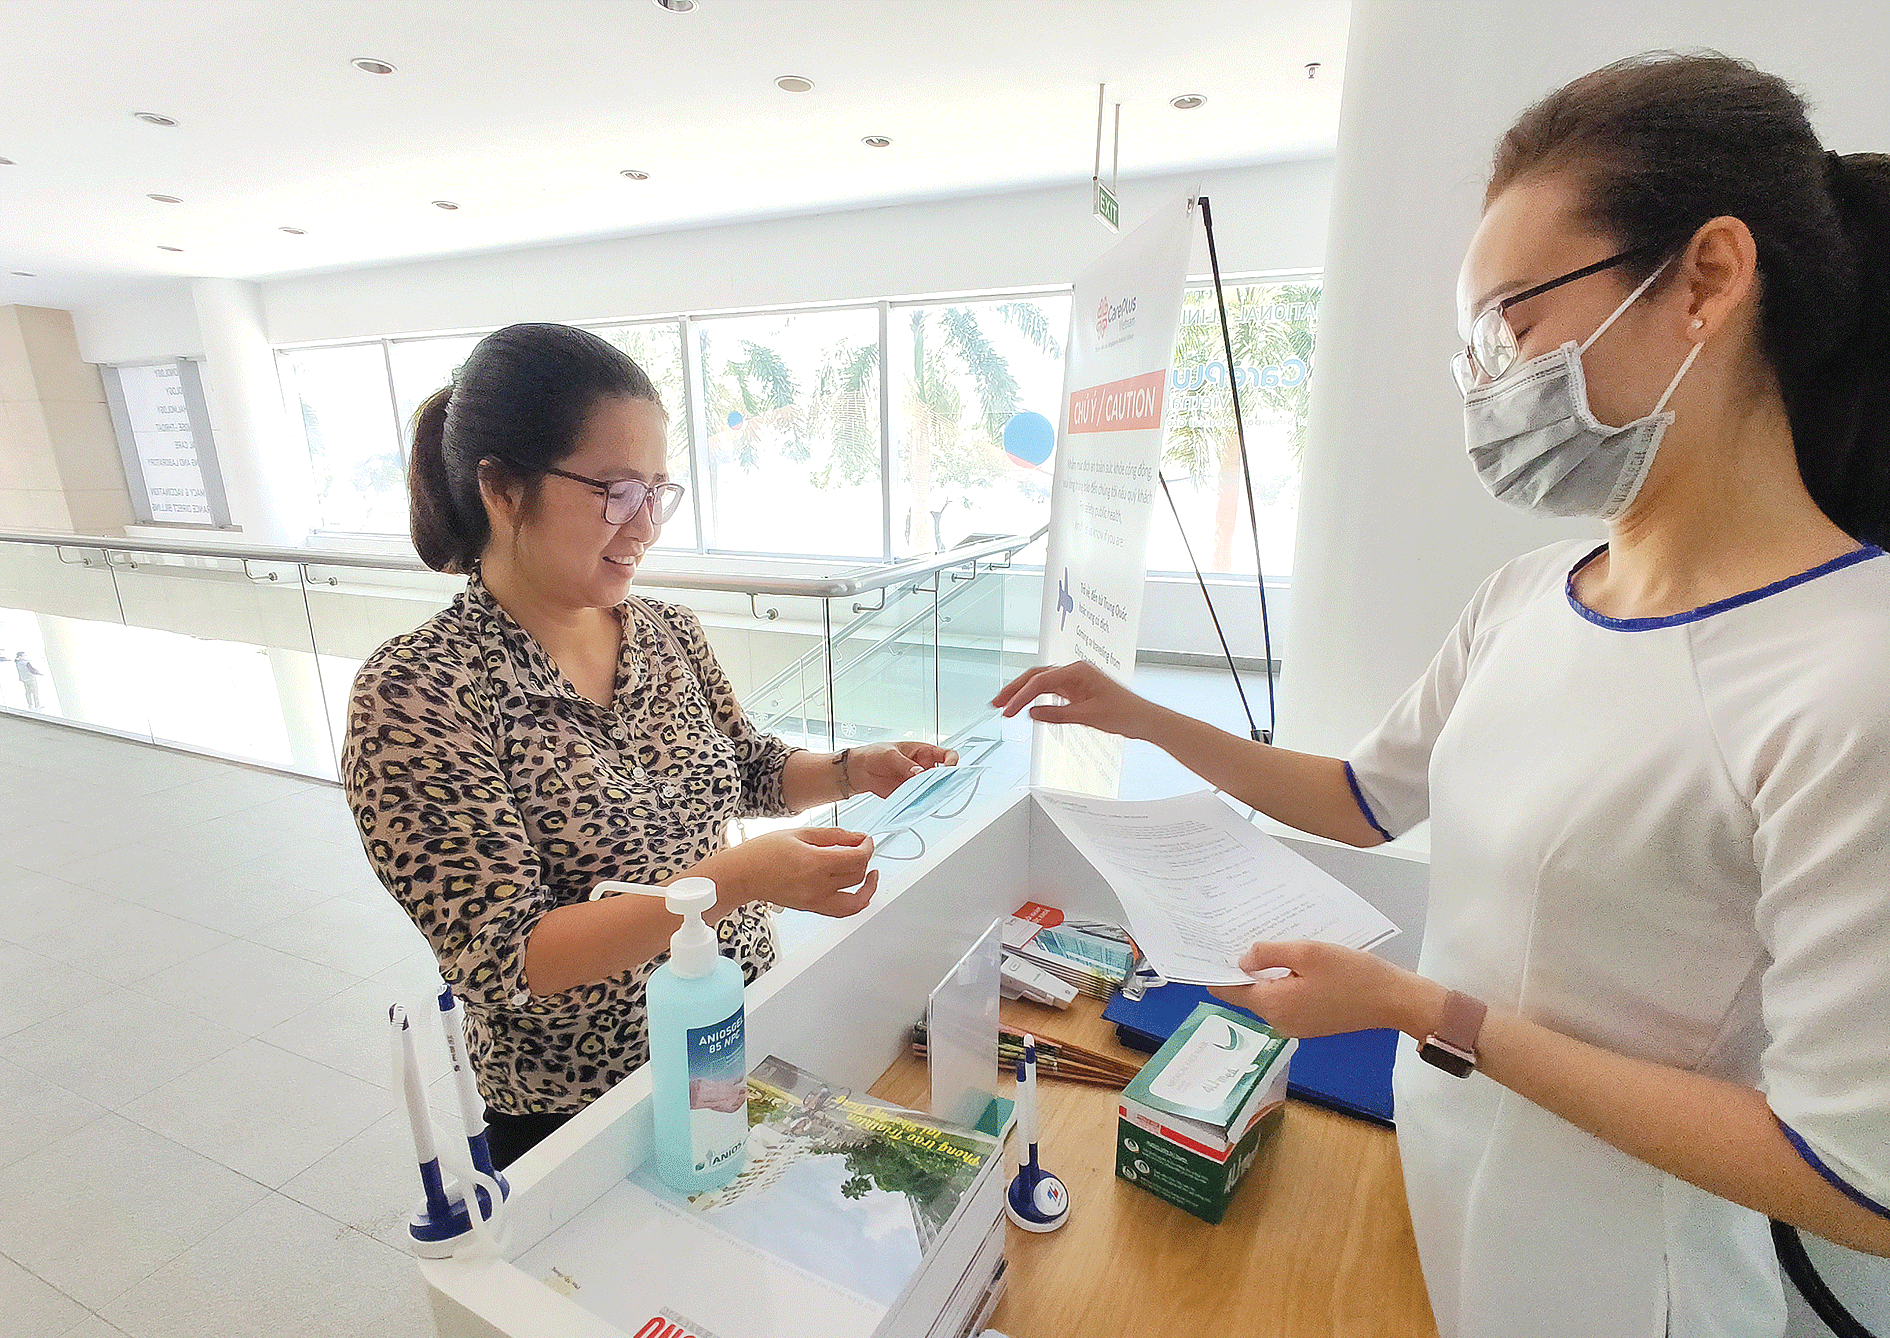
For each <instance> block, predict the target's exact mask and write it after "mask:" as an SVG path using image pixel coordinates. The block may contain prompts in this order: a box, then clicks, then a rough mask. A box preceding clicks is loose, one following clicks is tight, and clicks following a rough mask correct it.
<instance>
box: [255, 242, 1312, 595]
mask: <svg viewBox="0 0 1890 1338" xmlns="http://www.w3.org/2000/svg"><path fill="white" fill-rule="evenodd" d="M1320 286H1321V285H1320V276H1319V275H1318V274H1317V273H1305V274H1292V275H1280V276H1266V277H1259V278H1242V279H1235V280H1230V281H1228V283H1227V284H1226V288H1225V292H1226V298H1227V318H1228V326H1229V332H1230V334H1231V335H1232V342H1233V346H1234V357H1233V364H1234V365H1233V370H1232V372H1231V376H1232V378H1233V380H1234V382H1235V384H1237V385H1238V387H1239V389H1240V394H1241V408H1242V410H1243V418H1244V423H1245V427H1246V433H1247V447H1248V452H1249V457H1250V461H1251V464H1252V472H1253V486H1254V500H1255V502H1256V503H1257V504H1258V506H1259V509H1260V521H1261V527H1260V545H1259V547H1260V554H1261V560H1262V562H1263V564H1264V566H1265V570H1266V572H1267V574H1268V575H1269V576H1270V577H1271V576H1285V575H1287V574H1288V573H1289V572H1290V569H1291V565H1292V550H1293V531H1294V523H1295V518H1296V513H1297V510H1298V502H1299V459H1300V452H1301V450H1302V448H1303V446H1304V443H1305V434H1306V414H1307V408H1308V405H1309V403H1310V391H1311V381H1312V367H1313V353H1314V346H1315V343H1316V338H1317V332H1318V309H1319V295H1320ZM1069 307H1070V296H1069V290H1068V289H1060V290H1050V291H1043V292H1034V293H1026V294H970V295H966V296H964V297H960V298H956V299H951V300H932V301H924V302H886V303H877V304H873V305H850V306H830V307H823V308H814V309H809V310H798V311H756V312H747V313H717V314H716V315H713V316H700V317H687V316H685V317H681V318H678V319H672V320H663V321H624V322H615V323H610V324H597V325H591V326H589V327H587V328H590V329H593V330H595V331H596V333H597V334H599V335H600V336H602V337H603V338H605V339H607V340H609V341H610V342H611V343H613V344H615V345H616V346H617V347H618V348H621V349H622V350H623V351H624V352H625V353H627V354H628V355H629V356H630V357H632V358H633V359H635V360H636V361H637V363H638V364H639V365H641V366H642V367H643V368H644V370H645V371H646V372H648V373H649V375H650V378H651V380H652V381H653V382H654V383H655V384H656V387H657V390H658V393H659V394H660V396H661V398H662V401H663V406H664V408H665V409H666V410H667V411H668V413H669V422H670V462H669V467H670V474H671V477H673V478H675V479H677V480H678V481H680V482H682V483H684V484H685V485H687V486H688V487H689V489H690V498H689V500H688V501H687V502H685V504H684V506H683V508H682V509H681V510H680V511H679V512H678V513H677V515H676V517H675V518H674V519H673V520H671V521H670V523H669V524H668V526H666V527H665V530H664V533H663V538H662V546H663V547H665V548H669V549H682V550H686V551H704V552H735V553H757V554H772V555H783V556H822V557H848V558H854V557H857V558H863V559H871V558H896V557H903V556H908V555H912V554H917V553H926V552H933V551H937V550H939V549H943V548H946V547H949V546H951V545H952V544H954V543H957V542H958V541H960V540H961V539H963V538H964V537H965V536H967V535H970V534H979V533H986V534H989V533H1007V534H1017V533H1028V532H1029V531H1031V530H1033V529H1035V528H1036V527H1037V526H1039V525H1041V524H1043V523H1044V521H1046V520H1048V519H1049V510H1050V487H1049V484H1050V471H1051V469H1052V468H1053V467H1054V464H1055V461H1054V456H1053V446H1054V437H1055V425H1056V422H1057V420H1058V414H1059V407H1060V400H1061V395H1062V385H1063V344H1064V340H1065V337H1066V335H1067V333H1068V328H1069ZM481 337H482V335H481V334H480V333H471V334H453V335H441V336H432V337H414V338H405V339H390V340H372V341H362V342H359V343H353V344H346V345H335V346H328V347H310V348H301V349H287V350H283V351H281V352H280V353H279V354H278V363H279V366H280V368H281V371H282V379H283V388H284V394H285V399H286V401H287V403H288V405H289V407H290V412H291V417H293V418H297V419H298V420H299V421H300V423H301V425H302V428H303V431H304V434H305V436H306V438H307V442H308V450H309V457H310V460H311V462H312V463H313V465H314V468H315V476H316V484H317V488H318V491H319V513H320V517H321V520H320V525H321V528H323V529H325V530H337V531H348V532H365V533H381V534H401V533H404V532H405V531H406V520H407V497H406V477H405V476H406V446H405V444H406V441H407V439H408V434H409V433H410V431H411V421H412V416H413V413H414V411H415V409H417V408H418V406H419V405H420V404H421V403H422V402H423V401H424V400H425V399H426V397H427V396H428V395H430V394H431V393H432V392H433V391H435V390H437V389H438V388H439V387H441V386H443V385H445V384H447V383H448V382H449V381H450V380H451V379H452V377H453V374H454V372H455V371H456V370H457V369H458V367H459V366H460V365H461V364H462V363H463V362H464V361H465V359H466V356H467V355H468V354H469V353H470V352H471V351H472V348H473V346H474V345H475V344H477V342H478V341H479V339H480V338H481ZM1227 361H1228V360H1227V358H1226V356H1225V351H1224V349H1223V343H1222V336H1221V325H1220V314H1219V311H1218V308H1217V306H1216V303H1215V297H1214V290H1213V287H1212V286H1211V285H1207V284H1191V285H1190V286H1189V288H1188V292H1187V295H1186V299H1185V302H1184V306H1183V312H1182V324H1181V330H1180V335H1179V337H1178V339H1177V342H1176V350H1175V365H1174V372H1173V374H1172V376H1171V379H1170V384H1169V395H1170V400H1169V408H1168V430H1167V435H1166V441H1165V443H1164V446H1163V455H1162V468H1163V473H1164V476H1165V477H1166V478H1167V480H1168V483H1169V487H1170V489H1171V492H1172V495H1173V497H1174V500H1175V504H1176V507H1177V509H1178V510H1179V512H1180V515H1181V521H1182V524H1183V525H1184V526H1185V527H1186V530H1187V537H1188V541H1189V542H1190V543H1191V544H1192V545H1193V548H1194V555H1195V558H1196V559H1197V560H1198V561H1199V562H1200V564H1201V566H1202V568H1203V570H1204V571H1209V572H1213V573H1219V574H1224V575H1251V574H1252V573H1253V570H1254V543H1253V537H1252V536H1253V530H1252V526H1251V525H1250V523H1249V521H1248V516H1247V508H1246V503H1245V500H1244V491H1245V490H1244V485H1243V482H1242V478H1241V469H1240V459H1239V454H1238V442H1237V437H1236V434H1235V431H1234V417H1233V404H1232V399H1231V396H1230V394H1229V391H1228V382H1229V378H1230V372H1229V369H1228V366H1227ZM882 377H883V378H884V386H883V390H882ZM1148 565H1149V568H1150V569H1151V570H1153V571H1185V570H1186V569H1187V568H1188V558H1187V553H1186V549H1185V548H1184V546H1183V542H1182V536H1181V533H1180V532H1179V531H1178V530H1177V528H1176V527H1175V525H1174V523H1173V521H1172V520H1171V519H1169V518H1168V517H1166V516H1164V515H1161V514H1158V515H1157V516H1156V519H1155V524H1154V526H1153V528H1152V530H1151V533H1150V540H1149V560H1148Z"/></svg>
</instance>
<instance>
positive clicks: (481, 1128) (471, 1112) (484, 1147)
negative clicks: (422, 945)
mask: <svg viewBox="0 0 1890 1338" xmlns="http://www.w3.org/2000/svg"><path fill="white" fill-rule="evenodd" d="M440 1022H441V1024H442V1025H443V1026H444V1027H445V1029H446V1053H447V1055H448V1056H450V1057H451V1059H452V1061H453V1079H454V1084H455V1085H456V1086H457V1087H458V1088H459V1114H460V1119H461V1120H462V1121H464V1122H465V1125H466V1151H467V1153H468V1155H470V1156H471V1157H472V1164H473V1169H474V1170H475V1171H478V1172H479V1173H480V1174H481V1175H486V1176H490V1177H491V1178H492V1179H493V1180H496V1181H497V1182H498V1184H499V1196H500V1197H501V1198H505V1197H507V1196H509V1195H510V1193H511V1191H512V1187H511V1185H509V1184H507V1183H506V1179H505V1177H504V1176H502V1175H500V1174H499V1173H498V1172H497V1171H495V1170H494V1169H493V1168H492V1149H491V1147H490V1146H489V1144H488V1143H487V1141H486V1099H485V1098H484V1097H482V1096H480V1095H479V1084H478V1083H477V1082H476V1081H475V1080H474V1079H473V1071H472V1060H471V1058H470V1056H468V1054H467V1052H466V1009H465V1006H464V1005H463V1004H461V1003H460V1001H459V998H458V996H456V995H455V994H454V993H453V987H452V986H451V985H445V986H442V987H441V989H440ZM476 1192H477V1193H478V1195H479V1210H480V1212H482V1213H484V1214H486V1215H488V1216H490V1215H491V1213H492V1203H491V1199H490V1196H488V1195H487V1193H486V1191H485V1190H483V1189H479V1190H477V1191H476Z"/></svg>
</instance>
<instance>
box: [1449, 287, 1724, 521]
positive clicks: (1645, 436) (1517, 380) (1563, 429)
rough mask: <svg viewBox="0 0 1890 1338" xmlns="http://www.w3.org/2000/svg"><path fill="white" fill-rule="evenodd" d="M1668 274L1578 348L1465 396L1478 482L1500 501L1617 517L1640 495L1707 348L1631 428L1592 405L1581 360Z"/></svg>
mask: <svg viewBox="0 0 1890 1338" xmlns="http://www.w3.org/2000/svg"><path fill="white" fill-rule="evenodd" d="M1664 269H1666V265H1665V264H1662V265H1661V266H1660V269H1656V270H1655V271H1654V272H1653V273H1652V274H1650V275H1648V276H1647V278H1646V279H1644V280H1642V282H1641V285H1640V287H1638V288H1636V289H1635V290H1634V291H1633V292H1631V293H1629V294H1628V296H1627V300H1626V301H1625V302H1623V303H1622V304H1621V305H1620V306H1618V307H1616V308H1615V309H1614V311H1613V313H1612V314H1610V315H1609V317H1608V319H1607V320H1605V321H1603V322H1602V323H1601V326H1600V328H1599V329H1597V330H1596V331H1595V332H1594V333H1593V334H1591V335H1589V336H1588V338H1587V339H1586V340H1584V341H1583V342H1582V343H1581V344H1580V345H1579V346H1578V345H1577V344H1576V343H1575V342H1574V341H1573V340H1570V341H1569V342H1567V343H1565V344H1563V345H1562V346H1561V347H1560V348H1558V349H1556V350H1555V351H1554V352H1552V353H1545V354H1543V355H1542V356H1540V357H1536V358H1531V359H1530V360H1529V361H1527V362H1524V363H1519V364H1518V365H1516V366H1515V367H1512V368H1510V369H1509V370H1508V372H1506V373H1505V374H1504V375H1503V376H1501V377H1499V378H1497V379H1496V380H1494V381H1492V382H1490V383H1489V384H1488V385H1482V386H1477V387H1475V388H1474V389H1472V390H1471V391H1470V392H1469V393H1468V394H1466V395H1465V396H1464V400H1463V423H1464V443H1465V445H1466V446H1467V448H1468V449H1469V452H1470V461H1471V463H1472V464H1474V465H1475V466H1476V471H1477V477H1478V478H1480V479H1482V480H1483V486H1484V487H1485V488H1488V489H1489V491H1490V495H1491V496H1493V497H1495V498H1496V499H1497V500H1498V501H1499V502H1507V503H1509V504H1510V505H1511V506H1517V507H1521V508H1522V509H1523V510H1525V511H1534V512H1537V513H1538V514H1541V515H1549V516H1593V517H1595V518H1597V519H1599V520H1613V519H1614V518H1615V517H1616V516H1619V515H1620V514H1621V513H1622V512H1623V511H1625V510H1627V508H1628V504H1629V503H1631V502H1632V501H1633V500H1634V498H1635V495H1636V494H1637V493H1639V492H1640V490H1641V485H1642V484H1643V483H1645V482H1646V481H1647V471H1648V470H1649V468H1650V467H1652V465H1653V463H1654V453H1655V452H1656V451H1657V450H1659V449H1660V439H1661V437H1662V436H1663V435H1665V433H1666V431H1667V429H1668V428H1669V427H1670V426H1672V424H1673V415H1672V414H1671V413H1663V412H1662V410H1663V409H1665V408H1666V407H1667V401H1668V400H1669V399H1671V398H1672V397H1673V392H1674V391H1675V390H1676V389H1677V388H1678V387H1679V385H1680V378H1681V377H1683V376H1685V375H1686V374H1687V369H1688V368H1689V367H1691V366H1692V365H1693V360H1694V359H1695V358H1696V357H1698V356H1699V353H1700V349H1701V348H1703V347H1705V346H1704V345H1703V344H1695V345H1694V346H1693V350H1692V352H1690V353H1688V354H1687V356H1686V359H1685V361H1683V362H1682V363H1681V364H1680V370H1679V371H1678V372H1676V373H1674V378H1673V380H1672V381H1670V382H1669V383H1668V385H1667V389H1666V390H1665V391H1664V392H1663V393H1662V394H1661V397H1660V399H1659V401H1658V402H1657V403H1656V404H1655V405H1654V409H1653V412H1652V413H1650V414H1648V415H1647V416H1646V417H1645V418H1637V419H1635V420H1634V421H1633V422H1631V423H1629V424H1628V425H1627V426H1625V427H1609V426H1608V425H1607V424H1605V423H1603V422H1602V421H1601V420H1600V419H1598V418H1596V417H1595V415H1594V412H1593V411H1592V410H1591V409H1590V408H1589V407H1588V383H1587V381H1586V380H1585V379H1584V378H1583V376H1582V354H1584V353H1586V352H1587V351H1588V349H1589V348H1590V347H1591V346H1592V345H1593V344H1594V342H1595V341H1596V340H1597V339H1599V338H1601V336H1602V335H1603V334H1604V333H1606V331H1607V329H1608V327H1609V326H1611V325H1613V324H1614V323H1615V321H1616V320H1617V319H1619V318H1620V315H1621V313H1622V312H1624V311H1626V310H1627V309H1628V308H1629V307H1631V306H1633V305H1634V303H1635V302H1636V301H1637V300H1638V299H1639V298H1640V296H1641V294H1642V293H1644V292H1646V291H1647V289H1648V287H1649V286H1650V285H1651V284H1652V283H1653V282H1654V280H1655V279H1657V278H1659V277H1660V274H1661V270H1664Z"/></svg>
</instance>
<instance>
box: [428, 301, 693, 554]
mask: <svg viewBox="0 0 1890 1338" xmlns="http://www.w3.org/2000/svg"><path fill="white" fill-rule="evenodd" d="M613 395H616V396H622V397H624V398H626V399H635V400H649V401H651V402H652V403H654V404H656V405H657V406H658V407H661V404H662V401H661V399H660V398H659V397H658V396H657V393H656V386H655V384H654V383H653V382H651V380H650V378H649V376H648V375H647V374H646V373H645V372H644V370H643V369H642V368H641V367H639V366H637V364H636V363H635V362H633V361H631V359H630V358H629V357H628V356H626V355H625V354H624V352H623V351H622V350H621V349H619V348H617V347H615V346H614V345H612V344H609V343H606V342H605V341H604V340H602V339H600V338H598V337H597V336H596V335H594V334H592V333H591V332H590V331H589V330H580V329H577V328H576V327H575V326H570V325H508V326H506V327H505V328H504V329H503V330H496V331H494V332H493V333H492V334H489V335H487V336H486V337H485V338H484V339H481V340H480V341H479V343H478V344H477V345H476V346H475V347H474V349H473V351H472V353H471V354H470V355H468V356H467V358H466V361H465V363H464V364H463V365H462V366H461V367H460V369H459V370H458V371H457V372H456V373H454V376H453V384H452V385H450V386H445V387H442V388H441V389H439V390H436V391H434V392H433V394H431V395H429V396H428V397H427V400H426V403H424V404H422V405H421V406H420V407H419V409H418V410H416V411H415V412H414V416H413V450H412V453H411V456H410V462H409V465H408V470H407V493H408V519H409V521H410V523H411V525H412V529H413V546H414V550H415V551H416V552H417V553H419V554H420V560H421V561H422V562H424V563H426V564H427V565H428V566H429V567H431V568H433V569H434V570H435V571H445V572H455V573H465V572H470V571H471V570H472V569H473V568H474V566H476V565H477V564H478V562H479V559H480V556H481V555H482V554H483V553H484V552H485V551H486V544H487V543H488V542H489V541H490V540H491V538H492V520H491V517H490V516H489V515H488V514H487V512H486V503H485V499H484V498H483V497H482V496H481V495H480V492H479V478H480V470H481V469H482V468H483V469H486V470H489V471H491V472H492V474H493V476H494V477H495V478H496V479H501V480H504V481H506V482H508V483H515V484H517V485H519V486H521V487H522V488H523V490H524V504H525V506H526V507H527V508H528V509H529V508H530V507H531V506H532V505H533V504H534V501H535V499H536V497H537V488H538V486H539V484H540V483H541V482H542V480H543V478H544V473H545V471H546V470H547V469H551V468H553V467H554V466H556V465H557V463H558V462H559V461H560V460H563V459H564V458H565V457H566V456H568V455H570V454H571V452H572V451H573V450H575V449H576V447H577V438H578V433H579V432H581V431H582V430H583V427H584V420H585V419H586V418H587V417H589V415H590V412H591V410H592V409H593V408H594V407H595V406H596V404H597V402H598V400H600V399H603V398H605V397H607V396H613Z"/></svg>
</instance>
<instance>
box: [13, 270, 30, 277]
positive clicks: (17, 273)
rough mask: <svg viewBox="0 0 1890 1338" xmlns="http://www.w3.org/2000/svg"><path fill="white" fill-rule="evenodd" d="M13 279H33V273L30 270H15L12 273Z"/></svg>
mask: <svg viewBox="0 0 1890 1338" xmlns="http://www.w3.org/2000/svg"><path fill="white" fill-rule="evenodd" d="M13 277H14V278H16V279H30V278H32V277H33V272H32V271H31V270H24V269H16V270H14V271H13Z"/></svg>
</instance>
